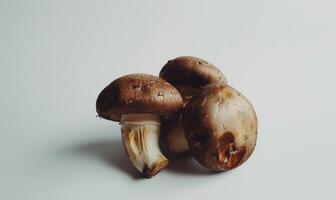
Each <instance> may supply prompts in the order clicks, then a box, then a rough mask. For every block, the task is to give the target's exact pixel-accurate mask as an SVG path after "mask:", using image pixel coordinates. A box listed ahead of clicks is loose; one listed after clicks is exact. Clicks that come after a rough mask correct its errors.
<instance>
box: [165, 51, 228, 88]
mask: <svg viewBox="0 0 336 200" xmlns="http://www.w3.org/2000/svg"><path fill="white" fill-rule="evenodd" d="M160 78H162V79H164V80H166V81H168V82H169V83H171V84H172V85H174V86H175V87H178V86H191V87H197V88H198V87H201V86H204V85H207V84H210V83H222V84H226V83H227V81H226V78H225V76H224V74H223V73H222V72H221V71H220V70H219V69H218V68H217V67H215V66H214V65H212V64H210V63H208V62H207V61H205V60H203V59H200V58H196V57H192V56H182V57H178V58H175V59H173V60H169V61H168V63H167V64H165V65H164V66H163V68H162V69H161V71H160Z"/></svg>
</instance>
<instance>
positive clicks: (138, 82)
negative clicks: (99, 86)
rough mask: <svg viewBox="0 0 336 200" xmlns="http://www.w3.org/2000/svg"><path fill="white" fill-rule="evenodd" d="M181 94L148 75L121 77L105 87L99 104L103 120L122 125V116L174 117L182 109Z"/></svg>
mask: <svg viewBox="0 0 336 200" xmlns="http://www.w3.org/2000/svg"><path fill="white" fill-rule="evenodd" d="M182 105H183V102H182V97H181V95H180V94H179V92H178V91H177V90H176V89H175V88H174V87H173V86H172V85H171V84H169V83H168V82H166V81H165V80H163V79H161V78H159V77H156V76H152V75H147V74H130V75H126V76H123V77H120V78H118V79H116V80H114V81H113V82H112V83H110V84H109V85H108V86H107V87H105V88H104V89H103V90H102V91H101V92H100V94H99V96H98V98H97V101H96V110H97V113H98V115H99V116H100V117H102V118H104V119H108V120H112V121H120V117H121V115H123V114H135V113H137V114H140V113H153V114H158V115H161V116H163V117H166V118H170V117H173V116H174V115H176V114H177V112H178V111H179V110H180V109H181V108H182Z"/></svg>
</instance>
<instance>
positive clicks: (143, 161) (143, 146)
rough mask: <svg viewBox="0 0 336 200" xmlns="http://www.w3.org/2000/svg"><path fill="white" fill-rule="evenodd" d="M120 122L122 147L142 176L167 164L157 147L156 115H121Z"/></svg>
mask: <svg viewBox="0 0 336 200" xmlns="http://www.w3.org/2000/svg"><path fill="white" fill-rule="evenodd" d="M120 124H121V134H122V140H123V144H124V148H125V150H126V152H127V154H128V156H129V158H130V160H131V162H132V164H133V165H134V167H135V168H136V169H137V170H139V171H140V172H142V173H143V175H144V176H146V177H151V176H153V175H155V174H156V173H158V172H159V171H160V170H161V169H162V168H164V167H165V166H166V165H167V164H168V159H167V158H166V157H165V156H164V155H163V154H162V153H161V150H160V147H159V135H160V125H161V123H160V117H159V116H158V115H154V114H127V115H122V117H121V120H120Z"/></svg>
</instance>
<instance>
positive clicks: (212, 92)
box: [182, 84, 257, 171]
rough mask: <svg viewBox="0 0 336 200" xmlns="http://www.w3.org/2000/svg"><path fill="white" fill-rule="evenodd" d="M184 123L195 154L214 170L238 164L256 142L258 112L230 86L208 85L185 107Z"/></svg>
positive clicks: (204, 164)
mask: <svg viewBox="0 0 336 200" xmlns="http://www.w3.org/2000/svg"><path fill="white" fill-rule="evenodd" d="M182 122H183V127H184V130H185V132H186V139H187V141H188V145H189V148H190V151H191V153H192V155H193V156H194V158H195V159H196V160H197V161H198V162H199V163H200V164H202V165H203V166H204V167H206V168H208V169H210V170H213V171H224V170H229V169H233V168H235V167H238V166H239V165H241V164H242V163H244V162H245V161H246V160H247V159H248V158H249V157H250V155H251V154H252V152H253V150H254V147H255V145H256V139H257V117H256V114H255V111H254V109H253V107H252V105H251V103H250V102H249V101H248V100H247V99H246V98H245V97H244V96H243V95H242V94H241V93H240V92H238V91H237V90H236V89H234V88H232V87H230V86H228V85H222V84H212V85H208V86H205V87H204V88H203V89H202V90H201V92H200V93H199V94H198V95H196V96H195V97H194V98H193V99H192V100H191V101H190V102H189V103H188V104H187V106H186V107H185V108H184V110H183V113H182Z"/></svg>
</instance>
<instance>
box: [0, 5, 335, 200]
mask: <svg viewBox="0 0 336 200" xmlns="http://www.w3.org/2000/svg"><path fill="white" fill-rule="evenodd" d="M334 2H335V1H332V0H330V1H327V0H321V1H312V0H282V1H278V0H267V1H266V0H235V1H228V0H221V1H195V0H193V1H177V0H176V1H154V0H153V1H140V0H139V1H111V0H106V1H69V0H66V1H65V0H64V1H42V0H41V1H37V0H34V1H33V0H32V1H16V0H12V1H10V0H8V1H6V0H5V1H4V0H0V69H1V72H0V90H1V98H0V113H1V116H0V125H1V127H0V128H1V129H0V134H1V139H0V199H2V200H7V199H10V200H16V199H33V200H40V199H41V200H42V199H43V200H45V199H48V200H54V199H55V200H56V199H71V200H73V199H81V200H84V199H110V200H112V199H115V200H117V199H147V200H150V199H170V200H171V199H202V200H204V199H235V200H240V199H244V200H246V199H258V200H260V199H281V200H283V199H305V200H306V199H335V198H336V192H335V178H336V172H335V171H334V170H335V169H336V160H335V152H336V151H335V146H336V144H335V139H336V130H335V127H334V125H335V124H336V120H335V119H336V117H335V112H336V103H335V102H336V95H335V86H336V80H335V73H336V70H335V67H336V55H335V51H336V39H335V36H336V14H335V6H336V4H335V3H334ZM181 55H193V56H198V57H201V58H204V59H206V60H208V61H210V62H211V63H213V64H215V65H217V66H218V67H219V68H220V69H221V70H222V71H223V73H224V74H225V75H226V76H227V78H228V80H229V82H230V84H231V85H232V86H234V87H235V88H237V89H238V90H240V91H241V92H242V93H243V94H244V95H245V96H247V97H248V98H249V100H250V101H251V102H252V103H253V105H254V106H255V109H256V112H257V115H258V118H259V135H258V142H257V147H256V150H255V152H254V154H253V155H252V157H251V158H250V159H249V160H248V161H247V162H246V163H245V164H244V165H243V166H241V167H239V168H237V169H235V170H233V171H230V172H226V173H219V174H209V173H208V172H207V171H206V170H204V169H203V168H202V167H201V166H199V165H198V164H197V163H196V162H195V161H193V160H192V159H186V160H181V161H175V162H172V163H171V166H170V167H169V168H167V169H166V170H163V171H162V172H161V173H160V174H158V175H157V176H155V177H154V178H152V179H149V180H148V179H139V178H137V172H136V171H135V170H134V169H133V167H132V166H131V164H130V162H129V160H128V159H127V157H126V154H125V153H124V151H123V148H122V144H121V136H120V130H119V129H120V128H119V125H118V124H117V123H113V122H109V121H106V120H100V119H99V118H96V112H95V100H96V97H97V95H98V93H99V92H100V90H101V89H102V88H103V87H105V86H106V85H107V84H108V83H109V82H111V81H112V80H113V79H115V78H117V77H119V76H122V75H125V74H128V73H134V72H142V73H150V74H156V75H158V73H159V71H160V69H161V67H162V66H163V65H164V64H165V63H166V61H167V60H169V59H172V58H175V57H177V56H181Z"/></svg>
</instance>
